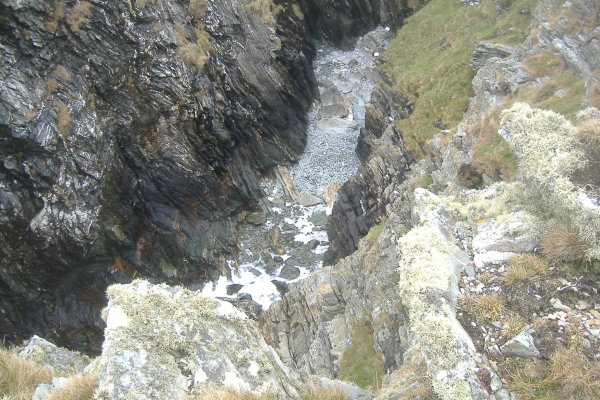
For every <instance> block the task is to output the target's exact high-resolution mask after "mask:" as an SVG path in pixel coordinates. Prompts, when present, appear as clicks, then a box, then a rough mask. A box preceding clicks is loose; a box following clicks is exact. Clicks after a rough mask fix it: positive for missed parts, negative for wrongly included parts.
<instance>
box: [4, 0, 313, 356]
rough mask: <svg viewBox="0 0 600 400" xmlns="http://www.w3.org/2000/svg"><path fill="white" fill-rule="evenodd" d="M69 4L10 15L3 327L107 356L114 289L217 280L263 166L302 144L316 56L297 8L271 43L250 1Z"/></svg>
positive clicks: (16, 7)
mask: <svg viewBox="0 0 600 400" xmlns="http://www.w3.org/2000/svg"><path fill="white" fill-rule="evenodd" d="M62 5H63V3H56V4H55V5H53V3H51V2H45V1H30V2H27V3H21V2H8V3H6V2H5V3H3V4H2V5H0V21H1V25H2V32H1V35H2V36H1V43H2V45H1V46H0V53H1V57H0V58H1V60H2V61H1V65H0V71H1V74H2V76H3V77H5V79H4V78H3V79H2V82H1V83H0V87H1V92H2V95H1V98H0V114H1V115H2V117H0V141H1V146H0V148H1V150H0V151H1V155H2V159H3V162H2V163H0V166H1V167H0V180H1V181H2V186H1V188H0V191H1V193H2V196H1V197H0V198H1V208H0V224H1V229H0V232H1V233H0V235H1V236H0V242H1V243H2V245H1V252H2V287H1V290H2V304H1V307H2V310H3V312H2V317H1V318H2V321H1V322H0V329H1V330H2V332H3V334H5V335H7V336H6V337H7V338H8V339H9V340H10V339H16V338H17V337H22V336H25V335H27V334H28V333H29V332H31V331H36V332H38V333H40V334H43V335H44V336H45V337H48V338H56V339H59V338H60V341H62V343H67V342H68V343H69V344H70V345H72V346H74V347H76V348H79V349H86V350H96V351H97V350H98V349H99V347H98V346H99V343H100V338H101V335H102V321H101V320H100V318H99V311H100V309H101V307H102V305H103V303H104V301H105V300H104V289H105V288H106V286H107V284H108V283H110V282H115V281H117V282H118V281H128V280H130V279H131V278H133V277H136V276H146V277H149V278H152V279H156V280H162V281H169V282H182V281H188V280H190V279H196V280H197V279H206V278H207V277H211V276H216V275H218V274H219V268H220V267H219V265H222V264H223V261H224V260H225V255H226V254H228V253H231V252H232V251H233V250H234V249H235V224H234V222H233V221H232V219H231V216H232V215H233V214H234V213H236V212H237V210H238V209H239V208H240V207H242V206H246V205H247V204H249V203H252V202H253V201H255V199H256V198H258V197H259V196H260V195H261V190H260V187H259V184H258V178H259V175H260V174H259V171H265V170H267V169H269V168H270V167H272V166H274V165H276V164H278V163H282V162H290V161H292V160H294V159H296V157H297V156H298V154H299V153H300V152H301V151H302V149H303V147H304V141H305V133H304V130H305V111H306V109H307V108H308V106H309V104H310V103H311V100H312V96H313V91H312V90H313V87H314V83H313V74H312V71H311V69H310V66H309V61H310V58H311V57H312V52H313V51H312V49H311V47H310V46H309V45H308V44H307V42H306V38H307V36H308V35H307V32H306V30H305V28H304V23H303V22H302V21H301V20H300V19H299V18H298V17H296V16H295V15H294V14H293V13H292V12H291V9H289V7H288V8H286V10H287V11H286V12H285V13H283V14H282V15H281V17H282V18H281V20H282V21H281V24H279V25H277V29H278V30H277V31H275V30H274V29H273V28H272V27H270V26H268V25H266V24H265V23H264V22H263V21H262V19H261V18H260V16H259V15H258V14H256V13H249V12H247V11H246V9H245V8H244V5H245V3H244V2H241V1H233V2H231V1H216V2H211V3H210V4H209V5H208V8H207V10H206V13H205V16H202V14H203V13H202V12H199V11H198V10H192V9H190V8H189V7H188V5H187V3H186V4H183V3H177V2H171V1H165V2H160V6H154V5H153V6H147V7H142V6H141V5H140V3H138V4H137V5H136V4H135V3H133V5H132V3H130V2H126V1H112V2H95V3H88V2H83V3H81V4H79V3H77V4H76V3H74V2H67V3H65V4H64V7H63V6H62ZM82 7H83V8H82ZM74 15H78V16H79V17H78V18H79V19H74V17H72V16H74ZM203 40H204V41H205V42H206V43H204V42H202V41H203ZM186 46H187V47H186ZM190 46H191V47H193V51H196V52H197V54H199V56H202V55H206V57H205V58H202V59H200V60H198V59H193V58H192V59H190V57H189V55H186V53H185V52H186V49H187V48H190ZM194 46H196V47H194ZM198 46H203V47H202V48H200V47H198Z"/></svg>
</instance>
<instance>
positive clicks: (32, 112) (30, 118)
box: [24, 107, 38, 122]
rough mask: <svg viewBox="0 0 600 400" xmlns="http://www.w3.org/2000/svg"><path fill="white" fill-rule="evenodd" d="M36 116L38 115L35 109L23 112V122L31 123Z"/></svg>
mask: <svg viewBox="0 0 600 400" xmlns="http://www.w3.org/2000/svg"><path fill="white" fill-rule="evenodd" d="M37 115H38V110H37V108H35V107H34V108H30V109H29V110H27V111H25V115H24V117H25V121H26V122H31V121H33V119H34V118H35V117H37Z"/></svg>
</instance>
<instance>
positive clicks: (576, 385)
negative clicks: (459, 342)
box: [501, 348, 600, 400]
mask: <svg viewBox="0 0 600 400" xmlns="http://www.w3.org/2000/svg"><path fill="white" fill-rule="evenodd" d="M501 369H502V370H503V371H502V372H504V376H505V377H506V378H508V383H509V385H508V386H509V388H510V390H511V391H514V392H516V393H517V394H518V395H519V398H520V399H521V400H534V399H538V400H558V399H560V400H595V399H598V398H600V361H592V360H589V359H588V358H587V357H586V356H585V355H583V354H582V353H580V352H578V351H577V350H574V349H567V348H559V349H558V350H557V351H556V352H554V353H553V354H552V355H551V356H550V358H549V360H548V361H547V362H545V361H542V360H532V359H508V360H507V361H506V362H505V363H504V364H503V365H502V368H501Z"/></svg>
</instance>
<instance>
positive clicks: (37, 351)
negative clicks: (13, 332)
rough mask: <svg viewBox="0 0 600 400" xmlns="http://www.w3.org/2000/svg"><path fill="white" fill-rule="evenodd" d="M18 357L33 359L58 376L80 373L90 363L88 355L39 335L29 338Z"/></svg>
mask: <svg viewBox="0 0 600 400" xmlns="http://www.w3.org/2000/svg"><path fill="white" fill-rule="evenodd" d="M19 357H22V358H26V359H28V360H31V361H35V362H36V363H38V364H40V365H42V366H43V367H44V369H45V370H47V371H49V372H51V373H53V374H55V375H60V376H69V375H73V374H78V373H81V372H83V370H84V368H85V367H87V366H88V364H89V363H90V359H89V357H87V356H84V355H81V354H79V353H77V352H74V351H70V350H67V349H63V348H61V347H58V346H56V345H55V344H53V343H50V342H49V341H47V340H46V339H43V338H41V337H39V336H33V337H32V338H31V339H29V341H28V342H27V344H26V345H25V347H24V348H23V350H21V351H20V352H19Z"/></svg>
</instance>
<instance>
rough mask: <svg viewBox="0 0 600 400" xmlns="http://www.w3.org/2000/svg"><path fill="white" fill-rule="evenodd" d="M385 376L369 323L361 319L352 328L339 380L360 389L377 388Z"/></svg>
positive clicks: (367, 320) (341, 364)
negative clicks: (351, 383)
mask: <svg viewBox="0 0 600 400" xmlns="http://www.w3.org/2000/svg"><path fill="white" fill-rule="evenodd" d="M384 375H385V366H384V365H383V361H382V359H381V356H380V355H379V354H377V352H376V351H375V347H374V339H373V330H372V327H371V321H370V320H369V319H367V318H362V319H360V320H358V321H357V322H356V324H355V325H354V326H353V327H352V345H351V346H350V347H348V348H347V349H346V351H344V354H343V356H342V361H341V363H340V379H342V380H345V381H348V382H353V383H354V384H356V385H357V386H360V387H361V388H364V389H367V388H371V389H372V388H377V387H380V386H381V379H382V378H383V376H384Z"/></svg>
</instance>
